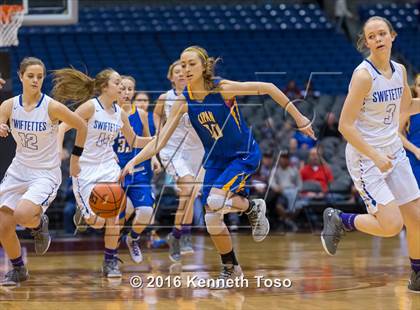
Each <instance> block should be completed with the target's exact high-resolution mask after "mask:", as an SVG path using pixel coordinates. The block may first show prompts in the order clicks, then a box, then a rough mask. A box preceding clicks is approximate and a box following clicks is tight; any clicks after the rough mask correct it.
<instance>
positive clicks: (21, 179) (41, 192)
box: [0, 161, 61, 212]
mask: <svg viewBox="0 0 420 310" xmlns="http://www.w3.org/2000/svg"><path fill="white" fill-rule="evenodd" d="M60 184H61V169H60V167H56V168H53V169H34V168H30V167H26V166H22V165H21V164H17V163H16V162H15V161H13V162H12V164H11V165H10V166H9V168H8V169H7V171H6V173H5V175H4V177H3V180H2V181H1V183H0V208H2V207H7V208H9V209H11V210H15V208H16V206H17V203H18V201H19V200H21V199H26V200H29V201H31V202H33V203H34V204H37V205H39V206H41V207H42V210H43V212H45V211H46V210H47V208H48V207H49V205H50V204H51V203H52V202H53V200H54V199H55V197H56V196H57V191H58V188H59V187H60Z"/></svg>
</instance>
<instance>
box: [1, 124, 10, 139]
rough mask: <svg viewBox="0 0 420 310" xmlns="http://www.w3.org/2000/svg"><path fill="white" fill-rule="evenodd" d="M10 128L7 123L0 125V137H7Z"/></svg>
mask: <svg viewBox="0 0 420 310" xmlns="http://www.w3.org/2000/svg"><path fill="white" fill-rule="evenodd" d="M9 132H10V129H9V126H7V124H1V125H0V137H2V138H6V137H7V136H8V135H9Z"/></svg>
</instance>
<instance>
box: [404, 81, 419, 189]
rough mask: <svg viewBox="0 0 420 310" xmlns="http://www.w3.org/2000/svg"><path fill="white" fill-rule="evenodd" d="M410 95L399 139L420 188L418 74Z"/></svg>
mask: <svg viewBox="0 0 420 310" xmlns="http://www.w3.org/2000/svg"><path fill="white" fill-rule="evenodd" d="M411 93H412V96H413V99H412V104H411V106H410V110H409V112H408V113H401V116H400V117H401V118H400V132H401V135H400V137H401V140H402V142H403V144H404V147H405V149H406V150H407V157H408V159H409V160H410V165H411V168H412V169H413V172H414V176H415V177H416V180H417V185H418V186H419V187H420V110H419V109H418V107H419V106H420V73H418V74H417V75H416V78H415V80H414V85H413V87H412V89H411Z"/></svg>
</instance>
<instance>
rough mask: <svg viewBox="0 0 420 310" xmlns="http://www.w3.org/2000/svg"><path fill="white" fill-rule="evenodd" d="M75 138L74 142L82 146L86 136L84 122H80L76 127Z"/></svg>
mask: <svg viewBox="0 0 420 310" xmlns="http://www.w3.org/2000/svg"><path fill="white" fill-rule="evenodd" d="M76 130H77V132H76V140H75V141H74V144H75V145H77V146H80V147H83V146H84V145H85V142H86V136H87V125H86V123H85V122H83V121H82V122H81V123H80V124H79V126H78V127H77V128H76Z"/></svg>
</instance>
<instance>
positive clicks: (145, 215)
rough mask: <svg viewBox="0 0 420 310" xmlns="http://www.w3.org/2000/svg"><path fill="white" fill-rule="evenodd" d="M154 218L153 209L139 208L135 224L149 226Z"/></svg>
mask: <svg viewBox="0 0 420 310" xmlns="http://www.w3.org/2000/svg"><path fill="white" fill-rule="evenodd" d="M152 217H153V208H152V207H139V208H137V209H136V217H135V218H134V223H135V224H140V225H149V224H150V223H151V221H152Z"/></svg>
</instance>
